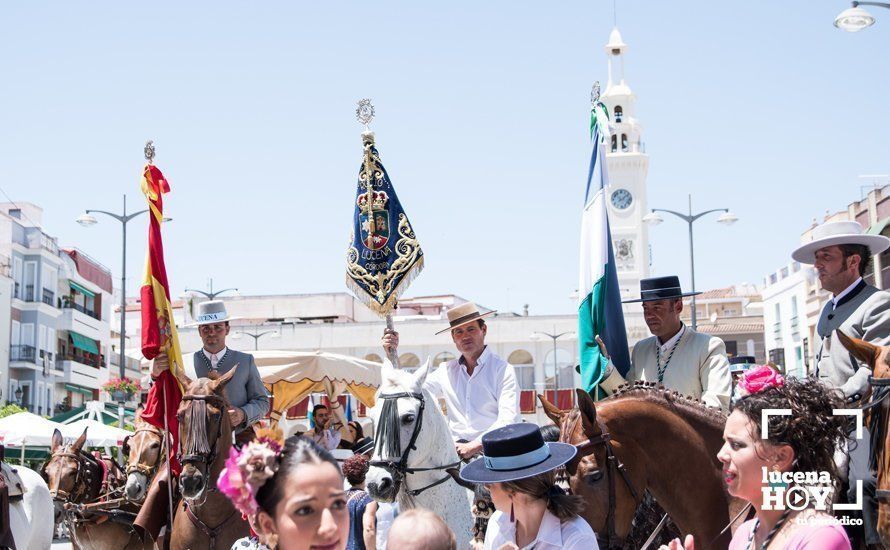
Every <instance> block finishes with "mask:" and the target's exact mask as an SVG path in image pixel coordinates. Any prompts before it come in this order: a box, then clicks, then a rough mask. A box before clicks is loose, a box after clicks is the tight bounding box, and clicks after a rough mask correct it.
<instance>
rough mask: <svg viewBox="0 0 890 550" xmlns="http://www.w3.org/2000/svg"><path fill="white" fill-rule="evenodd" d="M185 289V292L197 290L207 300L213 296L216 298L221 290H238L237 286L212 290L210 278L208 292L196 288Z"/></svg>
mask: <svg viewBox="0 0 890 550" xmlns="http://www.w3.org/2000/svg"><path fill="white" fill-rule="evenodd" d="M185 291H186V292H197V293H198V294H202V295H204V296H206V297H207V299H208V300H213V299H214V298H216V297H217V296H219V295H220V294H222V293H223V292H229V291H234V292H238V289H237V288H224V289H222V290H217V291H216V292H214V291H213V279H210V291H209V292H208V291H205V290H197V289H194V288H187V289H185Z"/></svg>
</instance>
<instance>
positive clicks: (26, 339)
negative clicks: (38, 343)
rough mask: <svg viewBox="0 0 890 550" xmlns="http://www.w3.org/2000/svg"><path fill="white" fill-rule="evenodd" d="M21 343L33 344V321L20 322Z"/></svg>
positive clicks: (24, 344)
mask: <svg viewBox="0 0 890 550" xmlns="http://www.w3.org/2000/svg"><path fill="white" fill-rule="evenodd" d="M21 343H22V345H23V346H31V347H33V346H34V323H23V324H22V339H21Z"/></svg>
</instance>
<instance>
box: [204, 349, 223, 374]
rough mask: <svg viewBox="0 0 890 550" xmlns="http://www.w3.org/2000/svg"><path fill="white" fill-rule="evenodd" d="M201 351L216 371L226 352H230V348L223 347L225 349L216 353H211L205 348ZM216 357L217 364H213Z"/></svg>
mask: <svg viewBox="0 0 890 550" xmlns="http://www.w3.org/2000/svg"><path fill="white" fill-rule="evenodd" d="M201 351H203V352H204V357H206V358H207V360H208V361H210V368H211V369H213V370H216V365H218V364H219V362H220V360H221V359H222V358H223V356H224V355H225V354H226V352H227V351H229V348H227V347H225V346H223V349H221V350H219V351H218V352H216V353H210V352H209V351H207V350H206V349H204V348H201ZM214 355H215V356H216V363H214V362H213V356H214Z"/></svg>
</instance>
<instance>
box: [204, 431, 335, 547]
mask: <svg viewBox="0 0 890 550" xmlns="http://www.w3.org/2000/svg"><path fill="white" fill-rule="evenodd" d="M217 486H218V487H219V490H220V491H221V492H222V493H223V494H225V495H226V496H228V497H229V498H230V499H231V500H232V502H233V503H234V504H235V507H236V508H238V510H239V511H240V512H241V513H242V514H243V515H244V516H245V517H248V518H250V519H251V526H253V527H254V528H255V530H256V532H257V534H258V536H257V537H256V538H254V539H251V540H245V539H242V540H240V541H238V542H236V543H235V545H234V546H233V547H232V550H245V549H249V548H252V549H260V550H263V549H265V548H270V549H272V550H308V549H310V548H311V549H313V550H343V549H344V548H346V544H347V542H348V540H349V512H348V510H347V506H346V493H345V491H344V490H343V474H341V473H340V467H339V465H338V464H337V461H336V460H335V459H334V457H332V456H331V454H330V453H329V452H327V451H325V450H324V449H322V448H321V447H319V446H318V445H316V444H315V443H313V442H312V441H310V440H308V439H306V438H303V437H291V438H290V439H288V440H287V441H286V442H284V444H283V445H282V444H281V442H280V439H276V438H275V437H274V436H270V435H269V434H267V433H263V432H262V431H261V432H260V433H258V437H257V439H256V440H255V441H253V442H251V443H249V444H247V445H245V446H244V447H243V448H242V449H241V450H240V451H235V450H233V451H232V452H231V453H230V454H229V460H228V461H227V462H226V468H225V469H224V470H223V471H222V473H221V474H220V478H219V481H218V482H217Z"/></svg>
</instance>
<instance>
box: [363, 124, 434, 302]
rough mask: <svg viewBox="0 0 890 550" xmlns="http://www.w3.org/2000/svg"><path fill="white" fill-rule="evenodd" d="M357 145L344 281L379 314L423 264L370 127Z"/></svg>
mask: <svg viewBox="0 0 890 550" xmlns="http://www.w3.org/2000/svg"><path fill="white" fill-rule="evenodd" d="M362 145H363V146H364V151H365V155H364V160H363V162H362V166H361V169H360V170H359V175H358V185H357V186H356V195H355V204H354V208H355V215H354V216H353V224H352V236H351V237H350V245H349V249H348V250H347V251H346V285H347V286H348V287H349V288H350V289H352V291H353V292H354V293H355V296H356V298H358V299H359V300H361V301H362V302H364V304H365V305H367V306H368V307H369V308H371V309H372V310H373V311H375V312H377V313H378V314H380V315H381V316H385V315H387V314H388V313H391V312H392V310H393V308H395V305H396V300H397V299H398V297H399V296H400V295H401V294H402V292H404V290H405V289H406V288H407V287H408V285H409V284H410V283H411V281H412V280H413V279H414V277H416V276H417V274H418V273H420V271H421V270H422V269H423V251H422V250H421V249H420V243H418V242H417V238H416V237H415V236H414V230H413V229H412V228H411V222H409V221H408V216H407V215H406V214H405V212H404V210H402V205H401V203H399V198H398V196H396V191H395V189H394V188H393V186H392V182H391V181H390V179H389V175H388V174H387V173H386V169H385V168H384V167H383V164H381V162H380V155H379V154H378V152H377V148H376V147H375V146H374V134H373V133H372V132H364V133H362Z"/></svg>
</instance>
